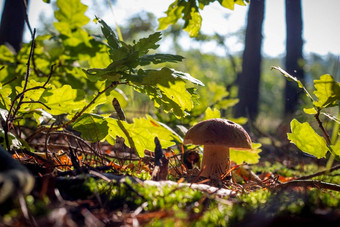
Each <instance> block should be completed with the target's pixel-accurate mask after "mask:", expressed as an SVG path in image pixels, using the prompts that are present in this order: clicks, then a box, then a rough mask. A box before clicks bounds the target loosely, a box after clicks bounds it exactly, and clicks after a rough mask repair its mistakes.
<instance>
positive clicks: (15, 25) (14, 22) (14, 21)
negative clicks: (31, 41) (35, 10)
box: [0, 0, 28, 52]
mask: <svg viewBox="0 0 340 227" xmlns="http://www.w3.org/2000/svg"><path fill="white" fill-rule="evenodd" d="M26 2H27V4H28V0H26ZM25 11H26V7H25V5H24V1H23V0H6V1H5V6H4V9H3V13H2V17H1V24H0V45H1V44H9V45H11V46H12V47H13V49H14V50H15V51H16V52H18V51H19V50H20V48H21V43H22V36H23V33H24V26H25Z"/></svg>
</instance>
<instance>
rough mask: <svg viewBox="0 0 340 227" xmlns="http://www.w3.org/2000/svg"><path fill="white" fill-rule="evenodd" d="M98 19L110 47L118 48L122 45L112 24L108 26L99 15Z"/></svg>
mask: <svg viewBox="0 0 340 227" xmlns="http://www.w3.org/2000/svg"><path fill="white" fill-rule="evenodd" d="M96 19H97V21H98V22H99V23H100V24H101V29H102V32H103V35H104V36H105V38H106V40H107V43H108V44H109V47H110V48H112V49H117V48H118V47H120V42H119V40H118V38H117V36H116V34H115V33H114V31H113V30H112V29H111V28H110V26H108V25H107V24H106V23H105V21H103V20H102V19H99V18H98V17H96Z"/></svg>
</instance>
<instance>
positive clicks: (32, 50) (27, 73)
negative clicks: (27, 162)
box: [3, 29, 36, 157]
mask: <svg viewBox="0 0 340 227" xmlns="http://www.w3.org/2000/svg"><path fill="white" fill-rule="evenodd" d="M35 32H36V30H35V29H34V32H33V34H32V43H31V50H30V54H29V57H28V60H27V69H26V77H25V84H24V89H23V91H25V90H26V87H27V83H28V77H29V74H30V62H31V58H32V56H33V53H34V44H35ZM17 97H18V96H17ZM23 98H24V95H22V96H20V100H19V103H18V105H17V108H15V109H14V110H13V108H14V103H15V101H16V99H14V100H13V102H12V104H11V107H10V109H9V111H8V116H7V118H6V122H5V125H4V127H3V128H4V136H5V141H6V145H7V151H8V152H10V151H11V147H10V145H9V138H8V131H9V128H10V119H11V118H14V117H15V115H16V113H17V112H18V110H19V108H20V106H21V102H22V100H23ZM12 110H13V114H12V117H11V112H12ZM18 157H19V156H18Z"/></svg>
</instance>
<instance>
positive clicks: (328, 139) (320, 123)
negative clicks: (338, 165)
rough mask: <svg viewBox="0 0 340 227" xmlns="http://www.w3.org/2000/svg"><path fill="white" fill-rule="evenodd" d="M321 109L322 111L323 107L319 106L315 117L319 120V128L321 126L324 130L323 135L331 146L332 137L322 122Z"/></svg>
mask: <svg viewBox="0 0 340 227" xmlns="http://www.w3.org/2000/svg"><path fill="white" fill-rule="evenodd" d="M320 111H321V109H320V108H318V111H317V113H316V114H315V115H314V118H315V119H316V121H317V122H318V125H319V128H320V129H321V131H322V134H323V137H324V138H325V140H326V141H327V145H328V146H330V145H331V139H330V138H329V135H328V133H327V132H326V130H325V128H324V127H323V125H322V122H321V120H320V118H319V116H320Z"/></svg>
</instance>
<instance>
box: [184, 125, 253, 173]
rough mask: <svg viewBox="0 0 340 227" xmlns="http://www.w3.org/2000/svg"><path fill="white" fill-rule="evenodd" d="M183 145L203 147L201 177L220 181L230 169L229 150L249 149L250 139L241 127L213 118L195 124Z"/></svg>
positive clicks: (186, 135) (185, 137)
mask: <svg viewBox="0 0 340 227" xmlns="http://www.w3.org/2000/svg"><path fill="white" fill-rule="evenodd" d="M183 143H184V144H194V145H203V158H202V165H201V166H202V168H203V171H202V173H201V176H203V177H206V178H210V179H220V177H221V175H222V174H225V173H226V172H227V171H228V170H229V168H230V161H229V149H230V148H235V149H237V150H249V149H251V139H250V137H249V135H248V133H247V132H246V131H245V130H244V129H243V128H242V126H241V125H239V124H236V123H234V122H232V121H230V120H227V119H221V118H215V119H210V120H205V121H201V122H199V123H197V124H196V125H194V126H193V127H191V128H190V129H189V130H188V132H187V133H186V134H185V136H184V141H183Z"/></svg>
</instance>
